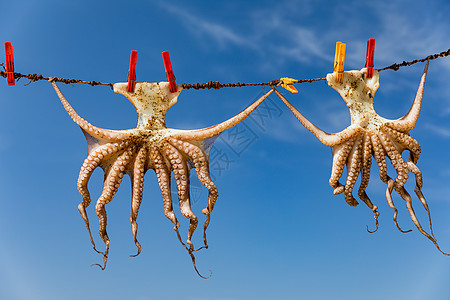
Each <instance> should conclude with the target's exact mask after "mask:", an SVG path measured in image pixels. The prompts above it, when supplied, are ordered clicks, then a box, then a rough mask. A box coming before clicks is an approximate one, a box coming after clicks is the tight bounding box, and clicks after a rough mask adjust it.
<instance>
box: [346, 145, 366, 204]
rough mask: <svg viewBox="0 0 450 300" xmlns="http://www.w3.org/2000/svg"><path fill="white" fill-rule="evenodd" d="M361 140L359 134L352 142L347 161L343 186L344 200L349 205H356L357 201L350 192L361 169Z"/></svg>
mask: <svg viewBox="0 0 450 300" xmlns="http://www.w3.org/2000/svg"><path fill="white" fill-rule="evenodd" d="M361 140H362V138H361V136H357V137H356V140H355V143H354V144H353V148H352V150H351V152H350V155H349V159H348V161H347V179H346V182H345V187H344V197H345V201H346V202H347V204H348V205H350V206H356V205H358V201H356V199H355V197H353V194H352V192H353V187H354V186H355V183H356V180H357V179H358V176H359V172H360V170H361V156H362V153H361V152H362V151H361V150H362V143H361Z"/></svg>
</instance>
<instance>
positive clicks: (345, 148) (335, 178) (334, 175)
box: [329, 138, 355, 195]
mask: <svg viewBox="0 0 450 300" xmlns="http://www.w3.org/2000/svg"><path fill="white" fill-rule="evenodd" d="M354 142H355V139H354V138H351V139H349V140H348V141H347V142H345V144H342V145H336V146H334V147H333V149H332V153H333V165H332V169H331V176H330V180H329V183H330V186H331V187H332V188H334V192H333V193H334V194H335V195H338V194H340V193H342V192H344V186H343V185H342V184H341V183H340V182H339V178H341V176H342V172H343V171H344V166H345V164H346V163H347V159H348V156H349V155H350V151H351V150H352V148H353V144H354Z"/></svg>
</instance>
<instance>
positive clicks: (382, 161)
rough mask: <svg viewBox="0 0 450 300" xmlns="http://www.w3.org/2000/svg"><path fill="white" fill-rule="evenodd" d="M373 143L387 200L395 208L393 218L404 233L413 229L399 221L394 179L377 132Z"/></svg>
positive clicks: (372, 136)
mask: <svg viewBox="0 0 450 300" xmlns="http://www.w3.org/2000/svg"><path fill="white" fill-rule="evenodd" d="M371 140H372V145H373V156H374V157H375V161H376V162H377V165H378V169H379V172H380V179H381V181H383V182H384V183H386V184H387V188H386V200H387V202H388V205H389V207H390V208H392V209H393V210H394V216H393V220H394V223H395V226H397V229H398V230H399V231H400V232H402V233H407V232H411V231H412V230H411V229H409V230H403V229H402V228H401V227H400V225H399V224H398V222H397V215H398V210H397V208H396V207H395V205H394V201H393V200H392V191H393V190H394V180H393V179H392V178H391V177H389V176H388V175H387V164H386V158H385V156H386V152H385V150H384V148H383V146H382V144H381V141H380V139H379V137H378V135H376V134H372V135H371Z"/></svg>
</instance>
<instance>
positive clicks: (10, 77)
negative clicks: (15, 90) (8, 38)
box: [5, 42, 15, 85]
mask: <svg viewBox="0 0 450 300" xmlns="http://www.w3.org/2000/svg"><path fill="white" fill-rule="evenodd" d="M5 56H6V81H7V82H8V85H15V80H14V55H13V46H12V45H11V43H10V42H6V43H5Z"/></svg>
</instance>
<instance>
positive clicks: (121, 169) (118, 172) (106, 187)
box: [95, 148, 134, 270]
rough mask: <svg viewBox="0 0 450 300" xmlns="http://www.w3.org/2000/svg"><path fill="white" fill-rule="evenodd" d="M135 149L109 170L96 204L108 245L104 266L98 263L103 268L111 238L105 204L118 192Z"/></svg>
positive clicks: (100, 227) (100, 229)
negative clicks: (107, 231) (108, 231)
mask: <svg viewBox="0 0 450 300" xmlns="http://www.w3.org/2000/svg"><path fill="white" fill-rule="evenodd" d="M133 151H134V148H131V149H128V150H126V151H124V152H123V153H122V154H120V155H119V157H118V158H117V159H116V160H115V161H114V163H113V164H112V166H111V168H110V169H109V170H108V172H106V174H105V175H106V176H105V177H106V178H105V181H104V183H103V191H102V194H101V195H100V198H98V200H97V204H96V205H95V211H96V213H97V216H98V219H99V224H100V226H99V234H100V237H101V238H102V240H103V242H104V243H105V245H106V249H105V252H104V254H103V266H101V265H100V264H96V265H98V266H99V267H100V268H102V270H104V269H105V267H106V262H107V260H108V252H109V238H108V234H107V233H106V223H107V216H106V210H105V205H106V204H108V203H109V202H111V200H112V199H113V198H114V195H115V194H116V192H117V189H118V188H119V185H120V183H121V182H122V178H123V175H124V174H125V169H126V167H127V165H128V163H129V162H130V161H131V159H132V154H133Z"/></svg>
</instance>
